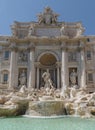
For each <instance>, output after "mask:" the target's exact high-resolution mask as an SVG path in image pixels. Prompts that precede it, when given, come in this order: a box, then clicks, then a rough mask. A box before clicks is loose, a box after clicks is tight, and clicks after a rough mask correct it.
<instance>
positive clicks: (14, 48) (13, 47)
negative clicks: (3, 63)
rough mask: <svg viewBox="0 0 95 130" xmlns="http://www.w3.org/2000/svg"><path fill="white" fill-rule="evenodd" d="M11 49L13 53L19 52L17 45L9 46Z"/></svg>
mask: <svg viewBox="0 0 95 130" xmlns="http://www.w3.org/2000/svg"><path fill="white" fill-rule="evenodd" d="M9 49H10V50H11V51H17V50H18V48H17V46H16V44H15V43H12V44H11V45H10V46H9Z"/></svg>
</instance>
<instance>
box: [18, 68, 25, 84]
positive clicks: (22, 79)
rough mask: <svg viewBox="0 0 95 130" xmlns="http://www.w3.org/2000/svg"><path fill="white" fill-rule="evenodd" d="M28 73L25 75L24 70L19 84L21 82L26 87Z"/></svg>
mask: <svg viewBox="0 0 95 130" xmlns="http://www.w3.org/2000/svg"><path fill="white" fill-rule="evenodd" d="M26 79H27V78H26V73H25V70H24V69H23V70H22V73H21V74H20V77H19V82H20V85H21V86H22V85H26Z"/></svg>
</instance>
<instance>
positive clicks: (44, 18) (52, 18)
mask: <svg viewBox="0 0 95 130" xmlns="http://www.w3.org/2000/svg"><path fill="white" fill-rule="evenodd" d="M57 17H58V14H56V13H54V12H53V11H52V10H51V8H50V7H46V8H45V10H44V12H43V13H40V14H38V23H39V24H47V25H50V24H55V23H57Z"/></svg>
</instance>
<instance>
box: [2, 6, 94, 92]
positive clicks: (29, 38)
mask: <svg viewBox="0 0 95 130" xmlns="http://www.w3.org/2000/svg"><path fill="white" fill-rule="evenodd" d="M58 17H59V15H58V14H57V13H55V12H54V11H53V10H52V9H51V8H50V7H46V8H44V10H43V12H42V13H39V14H38V15H37V18H38V20H37V22H17V21H15V22H14V23H13V25H11V30H12V35H11V36H0V88H1V89H13V88H15V89H19V88H21V87H22V86H23V85H25V87H26V88H28V89H30V90H31V89H32V88H35V89H40V88H41V87H44V81H43V78H42V75H43V73H44V72H49V74H50V77H51V80H52V82H53V86H54V87H55V88H57V89H61V88H64V87H72V86H77V88H80V87H86V89H87V91H89V92H93V91H95V36H85V35H84V34H83V33H84V27H83V26H82V23H81V22H65V21H62V22H59V21H58Z"/></svg>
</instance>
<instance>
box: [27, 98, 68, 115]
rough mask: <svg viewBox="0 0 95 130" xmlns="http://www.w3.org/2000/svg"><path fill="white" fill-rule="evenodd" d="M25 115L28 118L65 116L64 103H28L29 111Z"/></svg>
mask: <svg viewBox="0 0 95 130" xmlns="http://www.w3.org/2000/svg"><path fill="white" fill-rule="evenodd" d="M26 114H28V115H30V116H39V115H40V116H53V115H66V111H65V107H64V102H63V101H61V100H59V101H55V100H52V101H50V100H47V101H34V102H29V109H28V111H27V112H26Z"/></svg>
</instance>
